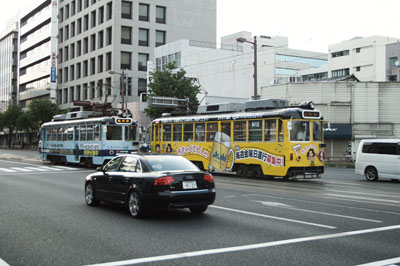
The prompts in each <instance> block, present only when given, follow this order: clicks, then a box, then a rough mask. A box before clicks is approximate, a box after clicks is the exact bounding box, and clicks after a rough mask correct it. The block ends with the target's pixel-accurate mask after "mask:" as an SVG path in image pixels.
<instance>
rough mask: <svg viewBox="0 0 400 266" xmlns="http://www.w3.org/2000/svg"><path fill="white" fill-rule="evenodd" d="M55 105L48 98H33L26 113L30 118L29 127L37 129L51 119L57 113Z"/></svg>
mask: <svg viewBox="0 0 400 266" xmlns="http://www.w3.org/2000/svg"><path fill="white" fill-rule="evenodd" d="M56 110H57V106H56V104H54V103H51V102H50V100H48V99H40V100H33V101H32V102H31V103H30V104H29V107H28V113H29V116H30V118H31V119H32V126H31V129H32V130H33V131H35V130H36V131H39V128H40V126H41V125H42V124H43V123H45V122H48V121H51V119H52V118H53V116H54V115H55V114H56V113H57V111H56Z"/></svg>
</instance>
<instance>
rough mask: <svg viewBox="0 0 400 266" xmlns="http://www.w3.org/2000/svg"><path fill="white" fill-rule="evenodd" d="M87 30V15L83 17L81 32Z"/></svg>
mask: <svg viewBox="0 0 400 266" xmlns="http://www.w3.org/2000/svg"><path fill="white" fill-rule="evenodd" d="M88 29H89V15H85V16H84V17H83V31H87V30H88Z"/></svg>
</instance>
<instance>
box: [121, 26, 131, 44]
mask: <svg viewBox="0 0 400 266" xmlns="http://www.w3.org/2000/svg"><path fill="white" fill-rule="evenodd" d="M121 43H123V44H132V28H131V27H124V26H122V27H121Z"/></svg>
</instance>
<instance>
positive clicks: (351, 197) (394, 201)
mask: <svg viewBox="0 0 400 266" xmlns="http://www.w3.org/2000/svg"><path fill="white" fill-rule="evenodd" d="M326 195H327V196H331V197H339V198H349V199H361V200H369V201H380V202H387V203H400V201H398V200H386V199H373V198H365V197H357V196H349V195H339V194H326Z"/></svg>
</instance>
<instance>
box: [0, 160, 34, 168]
mask: <svg viewBox="0 0 400 266" xmlns="http://www.w3.org/2000/svg"><path fill="white" fill-rule="evenodd" d="M0 162H5V163H14V164H26V165H32V166H37V164H33V163H24V162H15V161H8V160H1V159H0Z"/></svg>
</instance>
